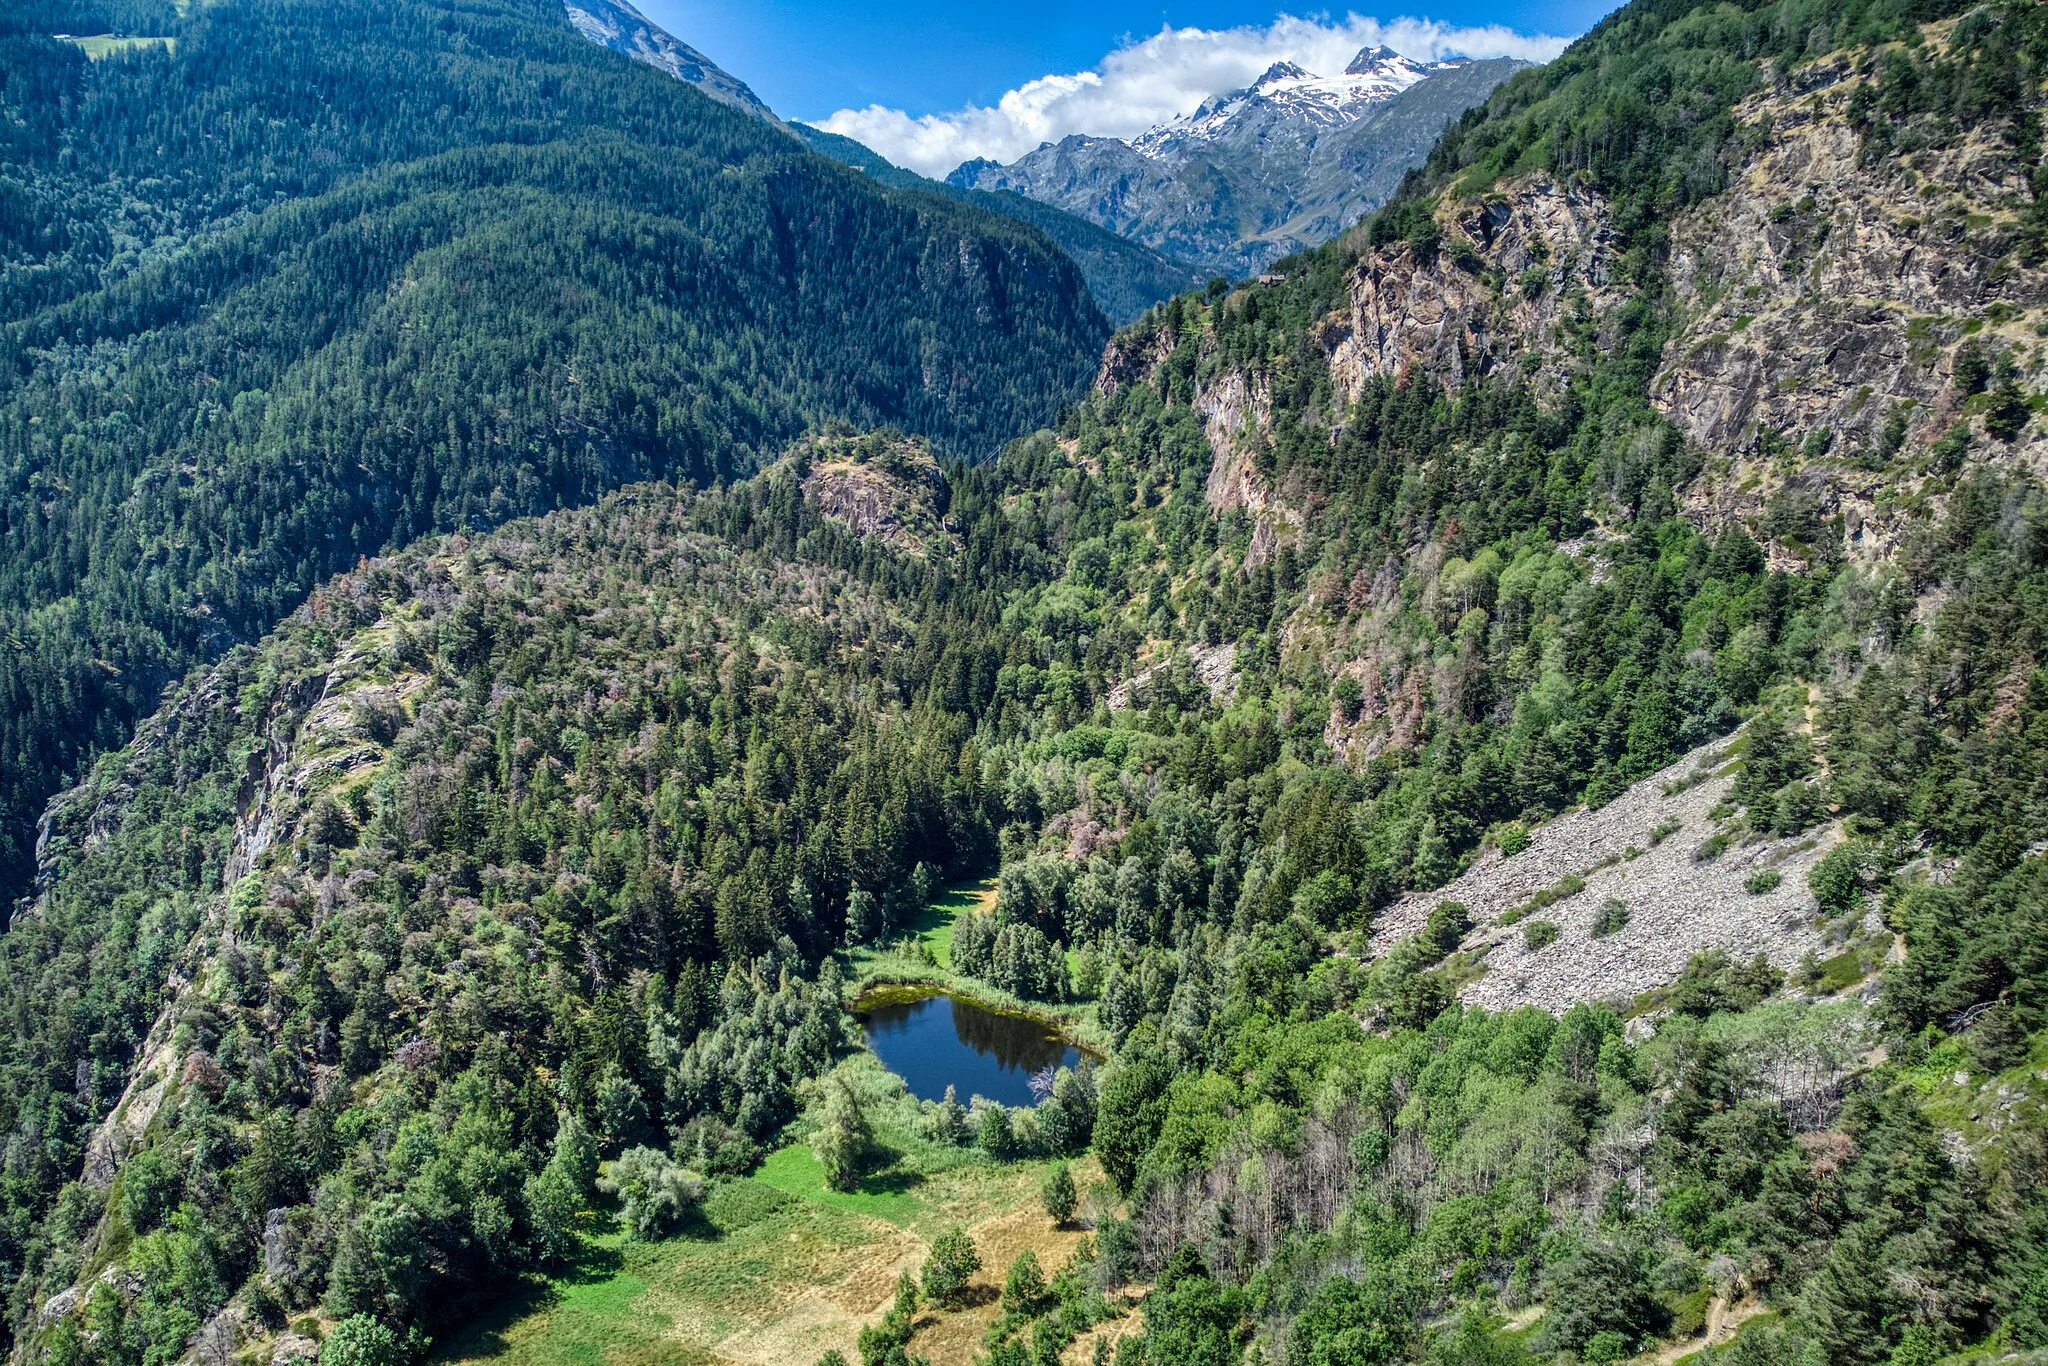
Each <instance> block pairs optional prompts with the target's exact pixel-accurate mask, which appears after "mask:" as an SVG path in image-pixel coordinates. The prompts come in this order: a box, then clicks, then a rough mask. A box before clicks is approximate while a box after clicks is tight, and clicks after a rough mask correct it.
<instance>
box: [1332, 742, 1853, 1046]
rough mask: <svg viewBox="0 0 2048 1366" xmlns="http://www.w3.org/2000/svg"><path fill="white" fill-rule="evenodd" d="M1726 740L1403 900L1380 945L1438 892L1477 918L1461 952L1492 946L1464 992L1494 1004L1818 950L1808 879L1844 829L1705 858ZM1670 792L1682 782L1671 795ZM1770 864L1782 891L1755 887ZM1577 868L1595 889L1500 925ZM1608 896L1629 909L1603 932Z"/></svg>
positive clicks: (1547, 1004) (1572, 995)
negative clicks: (1719, 960) (1542, 924)
mask: <svg viewBox="0 0 2048 1366" xmlns="http://www.w3.org/2000/svg"><path fill="white" fill-rule="evenodd" d="M1728 750H1729V741H1727V740H1719V741H1716V742H1714V743H1713V744H1710V745H1703V746H1701V747H1700V748H1699V749H1696V750H1694V751H1693V752H1692V753H1690V754H1688V755H1686V756H1685V757H1684V758H1683V759H1680V760H1679V761H1678V762H1677V763H1675V764H1673V765H1671V767H1669V768H1667V769H1665V770H1664V771H1663V772H1661V773H1657V774H1654V775H1652V776H1650V777H1648V778H1645V779H1643V780H1642V781H1641V782H1639V783H1637V784H1636V785H1635V786H1634V787H1632V788H1630V789H1629V790H1628V792H1626V793H1625V794H1623V795H1622V796H1621V797H1619V798H1617V799H1616V800H1614V801H1612V802H1610V803H1608V804H1607V805H1606V806H1603V807H1601V808H1600V809H1599V810H1597V811H1591V810H1586V809H1583V808H1581V809H1580V810H1577V811H1573V812H1571V813H1570V814H1568V815H1565V816H1561V817H1559V818H1558V819H1557V820H1554V821H1551V822H1549V823H1548V824H1546V825H1543V826H1540V827H1538V828H1537V829H1536V830H1535V831H1533V832H1532V838H1531V840H1530V844H1529V847H1528V848H1527V849H1524V850H1523V851H1522V852H1521V853H1519V854H1516V855H1515V856H1514V857H1513V858H1503V857H1501V855H1500V851H1499V850H1497V849H1489V850H1487V852H1486V853H1485V854H1484V855H1483V856H1481V858H1480V860H1479V861H1478V862H1477V863H1476V864H1474V865H1473V866H1472V867H1471V868H1469V869H1467V870H1466V872H1465V873H1464V874H1463V875H1462V876H1461V877H1459V878H1458V879H1457V880H1455V881H1454V882H1452V883H1451V884H1450V885H1449V886H1447V887H1441V888H1438V889H1437V890H1436V891H1433V892H1418V893H1411V894H1409V895H1408V896H1405V897H1403V898H1402V899H1401V900H1400V901H1398V902H1396V903H1395V904H1394V905H1393V906H1391V907H1390V908H1388V910H1387V911H1386V913H1385V914H1384V915H1382V916H1381V917H1380V920H1379V923H1378V924H1377V925H1376V926H1375V927H1374V931H1373V952H1374V954H1375V955H1378V954H1382V953H1385V952H1386V951H1387V950H1389V949H1391V948H1392V947H1393V946H1394V945H1395V944H1396V943H1398V942H1400V940H1402V939H1404V938H1406V937H1407V936H1409V935H1412V934H1414V933H1416V932H1417V931H1418V930H1420V929H1421V928H1422V925H1423V922H1424V921H1425V920H1426V919H1428V917H1429V913H1430V911H1431V910H1432V909H1433V908H1434V907H1435V906H1436V905H1437V903H1438V902H1441V901H1457V902H1462V903H1464V905H1465V907H1466V909H1467V910H1469V911H1470V912H1471V915H1472V920H1473V925H1474V928H1473V930H1472V932H1471V933H1470V934H1468V935H1467V936H1466V938H1465V942H1464V944H1463V948H1464V950H1465V951H1466V952H1467V953H1469V954H1473V955H1478V956H1481V961H1482V962H1483V964H1484V966H1485V974H1484V975H1483V976H1481V977H1480V978H1479V979H1478V980H1477V981H1474V982H1471V983H1468V984H1467V985H1466V986H1465V987H1464V989H1463V990H1461V991H1460V992H1459V993H1458V997H1459V999H1460V1000H1461V1001H1463V1002H1464V1003H1465V1004H1467V1005H1474V1006H1484V1007H1486V1008H1487V1009H1489V1010H1504V1009H1508V1008H1510V1007H1513V1006H1520V1005H1536V1006H1541V1007H1543V1008H1544V1009H1545V1010H1549V1011H1553V1012H1561V1011H1564V1010H1566V1009H1568V1008H1570V1007H1571V1006H1572V1005H1574V1004H1576V1003H1577V1002H1580V1001H1611V1002H1617V1003H1625V1002H1628V1001H1630V1000H1632V999H1633V998H1635V997H1636V996H1638V995H1640V994H1641V993H1643V992H1645V991H1648V990H1650V989H1652V988H1654V987H1660V986H1665V985H1667V984H1669V983H1670V982H1673V981H1675V980H1676V979H1677V978H1678V977H1679V976H1680V975H1681V974H1683V973H1684V971H1685V965H1686V964H1687V963H1688V962H1690V961H1691V959H1692V956H1693V955H1694V954H1696V953H1700V952H1703V951H1705V950H1708V949H1720V950H1722V951H1724V952H1726V953H1727V954H1728V955H1729V956H1730V957H1733V958H1737V959H1742V960H1748V959H1751V958H1754V957H1755V956H1756V955H1758V954H1763V955H1764V956H1766V957H1768V958H1769V959H1770V960H1771V961H1772V962H1773V963H1775V964H1777V965H1778V966H1779V967H1781V968H1790V967H1793V966H1795V965H1797V964H1798V962H1799V961H1800V959H1801V958H1802V957H1804V956H1805V954H1807V953H1808V952H1809V951H1811V952H1813V953H1815V954H1821V953H1822V952H1823V949H1824V944H1823V940H1822V938H1821V936H1820V934H1819V933H1818V932H1817V931H1816V929H1815V928H1814V920H1815V916H1816V914H1817V912H1818V907H1817V906H1816V905H1815V902H1814V898H1813V893H1812V892H1811V891H1809V890H1808V888H1807V885H1806V875H1807V873H1808V872H1809V871H1810V870H1811V869H1812V867H1813V865H1814V864H1816V863H1818V862H1819V861H1820V859H1821V857H1822V856H1823V855H1824V854H1826V853H1827V851H1828V850H1829V849H1832V848H1833V847H1834V846H1835V845H1836V844H1837V843H1839V842H1840V840H1841V835H1840V833H1839V832H1838V831H1836V830H1835V829H1833V828H1832V827H1829V826H1822V827H1820V828H1819V829H1815V830H1810V831H1807V832H1806V833H1805V834H1802V835H1798V836H1796V837H1794V838H1791V839H1771V840H1763V841H1760V842H1758V843H1754V844H1734V845H1731V846H1730V847H1729V848H1728V850H1727V851H1726V852H1724V853H1722V854H1721V855H1720V856H1719V857H1718V858H1713V859H1709V860H1707V861H1704V862H1696V861H1695V859H1694V853H1695V851H1696V850H1698V849H1699V848H1700V846H1701V845H1702V844H1704V843H1705V842H1706V841H1707V840H1708V839H1709V838H1710V837H1711V836H1713V835H1714V834H1715V833H1716V831H1717V830H1718V829H1719V828H1720V826H1721V822H1718V821H1716V820H1715V819H1714V818H1713V816H1712V814H1711V813H1712V811H1713V809H1714V808H1715V807H1716V806H1718V805H1719V804H1721V803H1722V802H1723V801H1726V800H1727V798H1728V793H1729V789H1730V788H1731V787H1732V786H1733V784H1734V774H1735V770H1736V768H1737V766H1738V764H1737V762H1736V761H1735V760H1733V759H1732V758H1731V757H1730V756H1729V753H1728ZM1672 788H1681V789H1682V790H1680V791H1675V792H1672V794H1671V795H1668V796H1667V795H1666V791H1667V789H1672ZM1770 868H1774V869H1776V870H1777V871H1778V872H1779V874H1780V876H1781V879H1782V880H1781V881H1780V882H1779V884H1778V886H1777V887H1776V888H1775V889H1773V890H1772V891H1769V892H1765V893H1763V894H1761V895H1752V894H1751V893H1750V892H1749V891H1747V890H1746V889H1745V888H1744V886H1743V883H1744V882H1745V881H1746V880H1747V879H1748V878H1749V877H1750V876H1751V875H1752V874H1755V873H1758V872H1761V871H1763V870H1765V869H1770ZM1567 877H1578V878H1583V879H1584V880H1585V888H1584V890H1582V891H1580V892H1578V893H1576V894H1574V895H1571V896H1567V897H1564V898H1563V899H1561V900H1558V901H1556V902H1553V903H1552V904H1550V905H1549V906H1546V907H1544V908H1543V909H1541V910H1538V911H1535V912H1533V913H1532V914H1530V915H1529V916H1528V917H1527V918H1526V919H1524V920H1521V921H1519V922H1517V923H1515V924H1512V925H1502V924H1500V923H1499V920H1500V916H1501V914H1502V912H1505V911H1509V910H1512V909H1514V908H1516V907H1520V906H1523V905H1525V904H1527V903H1528V901H1529V899H1530V898H1531V897H1533V896H1534V895H1535V894H1536V893H1538V892H1541V891H1544V890H1546V889H1548V888H1552V887H1555V886H1557V884H1558V883H1560V882H1561V881H1563V879H1565V878H1567ZM1611 900H1614V901H1621V902H1623V903H1624V904H1625V905H1626V906H1627V908H1628V923H1627V925H1626V926H1624V927H1623V928H1622V929H1621V930H1619V931H1618V932H1616V933H1614V934H1610V935H1608V936H1606V937H1604V938H1596V937H1595V936H1594V934H1593V927H1594V922H1595V919H1596V917H1597V916H1598V915H1599V913H1600V909H1601V907H1602V906H1604V905H1605V904H1606V903H1607V902H1609V901H1611ZM1531 920H1547V921H1550V922H1552V923H1554V924H1555V925H1556V926H1557V927H1558V929H1559V930H1560V931H1561V933H1560V935H1559V937H1558V939H1557V940H1556V941H1555V942H1554V943H1551V944H1549V945H1547V946H1546V947H1544V948H1541V949H1534V950H1532V949H1530V948H1529V947H1528V944H1527V942H1526V940H1525V938H1524V934H1523V927H1524V926H1525V925H1526V924H1528V923H1529V921H1531Z"/></svg>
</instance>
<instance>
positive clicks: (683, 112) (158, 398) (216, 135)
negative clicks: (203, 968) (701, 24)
mask: <svg viewBox="0 0 2048 1366" xmlns="http://www.w3.org/2000/svg"><path fill="white" fill-rule="evenodd" d="M31 17H33V16H31ZM43 17H44V18H47V19H49V20H50V21H51V23H52V27H53V30H54V31H76V30H79V29H84V28H89V27H93V26H95V25H94V24H93V23H91V22H90V21H91V20H92V19H93V16H92V15H91V14H84V13H81V14H77V15H74V16H73V17H72V18H71V19H68V20H67V19H65V18H64V16H63V15H61V14H56V13H52V14H49V15H45V16H43ZM15 22H16V16H15V15H14V13H13V11H11V10H10V14H9V24H10V26H11V25H12V24H14V23H15ZM164 27H167V28H168V29H171V30H174V32H175V36H176V39H177V41H176V45H175V48H174V49H169V48H164V47H156V48H151V49H148V50H141V51H136V52H132V53H129V54H128V55H117V56H115V57H113V58H110V59H109V60H105V61H93V62H89V61H88V60H87V59H86V58H85V56H84V55H83V54H82V53H81V51H80V49H79V48H78V47H77V46H76V45H73V44H70V43H60V42H55V41H52V40H51V39H49V38H48V37H44V36H38V35H35V34H23V33H21V32H19V31H18V30H15V31H10V32H8V33H7V34H5V35H0V44H4V63H0V82H4V84H0V100H4V102H5V104H6V107H7V111H8V112H7V114H6V116H5V118H4V119H0V129H4V131H0V157H4V158H5V161H6V164H7V172H6V175H5V177H4V179H0V194H4V195H5V196H6V203H7V205H8V208H7V212H6V213H5V214H4V215H0V258H4V267H0V300H4V304H0V314H4V316H5V317H6V318H7V319H8V322H7V323H6V325H5V327H4V328H0V537H4V546H5V556H4V563H5V568H4V569H0V617H4V622H5V625H4V628H0V634H4V635H5V636H6V637H7V638H8V639H10V640H12V641H14V642H15V647H14V648H12V649H10V650H9V651H7V652H6V654H5V657H4V659H0V696H4V697H5V699H6V706H5V719H4V720H0V753H4V754H5V756H6V759H5V763H4V765H0V772H4V779H0V865H4V867H5V869H6V870H7V871H6V872H5V873H4V874H0V885H4V886H5V887H6V888H8V889H10V890H18V889H19V887H20V885H21V879H22V877H23V875H24V873H25V870H26V862H27V858H28V850H29V841H30V828H31V826H32V823H33V820H34V817H35V814H36V812H37V811H38V810H39V809H40V807H41V805H42V803H43V801H44V799H45V798H46V797H47V796H48V795H49V793H50V792H51V791H52V790H53V789H54V788H55V787H57V786H59V785H61V784H62V783H64V782H67V781H71V780H73V779H75V778H76V776H77V775H78V773H79V766H80V764H81V763H82V762H83V761H84V760H85V759H86V758H87V757H88V756H89V755H90V754H91V753H93V752H95V751H97V750H104V749H108V748H113V747H116V746H118V745H119V744H121V743H122V742H123V741H124V740H125V738H126V735H127V731H128V728H129V727H130V726H131V725H132V724H133V722H134V721H135V720H136V719H137V718H138V717H140V716H141V715H143V714H146V712H147V711H149V710H150V709H152V708H153V707H154V706H155V704H156V700H157V697H158V694H159V693H160V691H161V689H162V688H163V686H164V684H165V682H166V681H167V680H168V679H170V678H172V677H175V676H176V675H177V674H179V673H181V672H182V671H183V670H184V669H185V668H186V667H188V666H189V665H190V664H192V663H193V662H195V661H197V660H200V659H204V658H207V657H210V656H212V655H214V654H217V653H218V651H219V650H220V648H222V646H223V645H224V644H225V643H227V642H229V641H234V640H249V639H253V638H255V637H256V636H258V635H260V634H261V633H262V632H263V631H264V630H266V629H267V628H268V627H269V625H270V624H271V623H272V622H274V621H276V620H277V619H278V618H279V617H280V616H282V615H283V614H284V613H285V612H287V611H289V610H290V608H291V607H292V606H293V605H294V604H295V603H297V602H298V601H299V600H300V599H301V598H302V597H303V595H304V594H305V593H306V592H307V591H309V590H310V589H311V588H312V587H313V585H314V584H316V583H317V582H319V580H320V579H321V578H323V577H325V576H326V575H328V574H331V573H333V572H335V571H337V570H339V569H342V568H345V567H347V566H350V565H352V564H354V563H355V562H356V560H357V559H358V557H360V556H361V555H362V554H364V553H366V552H374V551H376V550H378V549H380V548H383V547H386V546H390V545H398V544H404V543H406V542H409V541H411V540H413V539H415V538H416V537H418V536H420V535H422V534H425V533H428V532H430V531H433V530H436V529H447V528H452V527H458V526H460V527H471V528H474V527H482V526H488V525H493V524H496V523H498V522H501V521H503V520H505V519H507V518H509V517H512V516H517V515H523V514H530V513H534V512H537V511H541V510H544V509H546V508H549V507H554V506H558V505H563V504H575V503H581V502H588V501H589V500H591V499H593V498H595V497H596V496H598V495H599V494H600V493H601V492H603V491H604V490H606V489H609V488H612V487H616V486H618V485H621V484H624V483H627V482H631V481H634V480H641V479H649V478H676V479H681V480H694V481H705V480H711V479H717V478H724V477H730V476H732V475H735V474H740V473H744V472H747V471H749V470H750V469H752V468H753V467H754V465H755V463H756V462H757V461H758V460H759V458H760V457H761V456H762V454H763V453H764V452H773V451H776V450H779V449H780V448H781V447H782V446H783V445H784V444H785V443H786V442H787V441H788V440H789V439H791V438H792V437H793V436H795V435H796V434H797V433H798V432H800V431H803V430H805V429H806V428H809V427H811V426H814V425H817V424H819V423H821V422H823V421H825V420H827V419H832V418H838V419H843V420H847V421H852V422H856V423H861V424H876V423H899V424H902V425H903V426H905V427H907V428H910V429H912V430H915V431H917V432H920V433H922V434H924V435H927V436H929V437H930V438H931V439H932V440H933V441H935V442H936V443H937V445H938V446H939V448H940V449H942V450H944V451H945V452H947V453H948V454H950V455H958V456H981V455H985V454H987V453H989V452H991V451H992V450H994V449H995V448H996V447H997V446H998V445H1000V444H1001V443H1002V442H1003V441H1005V440H1007V439H1009V438H1010V437H1013V436H1015V435H1016V434H1018V433H1019V432H1022V431H1026V430H1029V429H1030V428H1032V427H1033V426H1036V425H1038V424H1040V423H1043V422H1045V421H1047V420H1049V419H1050V418H1052V417H1053V416H1054V415H1056V414H1057V412H1058V411H1059V410H1060V408H1061V407H1062V405H1064V404H1066V403H1067V402H1069V401H1070V400H1071V398H1072V396H1073V395H1074V394H1075V393H1076V392H1077V391H1078V390H1079V389H1081V388H1082V387H1084V386H1085V384H1086V381H1087V378H1088V375H1089V374H1090V373H1091V371H1092V367H1093V365H1094V362H1095V360H1096V358H1097V357H1098V355H1099V353H1100V347H1101V344H1102V341H1103V339H1104V337H1105V336H1106V334H1107V324H1106V322H1105V320H1104V319H1103V317H1102V316H1101V314H1100V312H1099V311H1098V310H1097V308H1096V307H1095V305H1094V303H1093V302H1092V301H1091V300H1090V298H1089V296H1088V293H1087V290H1086V287H1085V284H1084V282H1083V281H1082V279H1081V277H1080V276H1079V274H1078V273H1077V272H1076V271H1075V269H1074V267H1073V266H1072V264H1071V263H1070V262H1069V261H1068V259H1067V258H1066V257H1065V256H1064V255H1062V254H1061V253H1060V251H1059V250H1058V249H1057V248H1056V247H1055V246H1054V244H1052V243H1051V242H1050V241H1048V240H1047V239H1045V238H1044V237H1042V236H1041V235H1039V234H1038V233H1037V232H1036V231H1035V230H1032V229H1030V228H1028V227H1024V226H1021V225H1019V224H1017V223H1015V222H1014V221H1012V220H1010V219H1006V218H1001V217H997V216H995V215H991V214H987V213H984V212H982V211H981V210H979V209H977V208H976V207H975V206H973V205H971V204H964V203H959V202H956V201H952V200H948V199H947V198H945V197H942V196H938V195H921V194H912V193H907V192H901V191H896V190H892V189H888V188H886V187H883V186H878V185H875V184H873V183H871V182H870V181H869V180H867V179H866V178H864V177H861V176H858V175H855V174H853V173H851V172H849V171H846V170H844V169H843V168H841V167H838V166H836V165H834V164H832V163H831V162H829V161H827V160H826V159H824V158H821V157H816V156H813V155H811V154H809V153H807V152H805V151H804V150H803V149H802V148H801V147H800V146H798V145H797V144H796V143H795V142H794V141H793V140H792V139H790V138H789V137H788V136H787V135H786V134H785V133H783V132H781V131H780V130H779V129H777V128H775V127H772V126H770V125H768V124H766V123H763V122H761V121H760V120H758V119H755V118H750V117H747V116H745V115H743V114H740V113H737V112H735V111H734V110H732V109H730V108H728V107H725V106H723V105H720V104H717V103H714V102H712V101H709V100H707V99H705V98H704V97H703V96H701V95H700V94H699V93H698V92H697V91H696V90H694V89H692V88H691V87H689V86H688V85H686V84H684V83H682V82H679V81H676V80H673V79H671V78H670V77H668V76H667V75H664V74H662V73H660V72H658V71H655V70H651V69H648V68H646V67H644V66H641V65H638V64H635V63H631V62H628V61H626V60H624V59H622V58H621V57H619V56H617V55H616V54H613V53H610V52H607V51H604V50H602V49H600V48H598V47H595V46H592V45H591V44H589V43H588V42H586V41H585V40H584V39H583V38H582V37H580V36H579V35H578V34H577V32H576V30H575V29H574V28H572V27H571V26H570V23H569V20H568V18H567V17H566V16H565V15H564V14H563V13H562V12H561V10H560V8H559V7H558V6H556V5H553V4H550V3H545V2H544V0H503V2H502V3H492V4H487V5H484V6H481V7H479V6H465V7H458V8H454V9H451V8H448V7H446V6H441V5H437V4H432V3H414V2H413V0H350V3H349V4H346V5H342V6H339V7H337V6H333V5H328V4H313V3H304V4H301V3H290V4H283V5H270V4H264V5H252V4H217V5H207V6H204V7H199V8H196V9H194V10H193V11H192V12H191V14H190V17H188V18H184V19H179V18H177V17H176V16H175V15H170V16H165V23H164Z"/></svg>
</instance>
